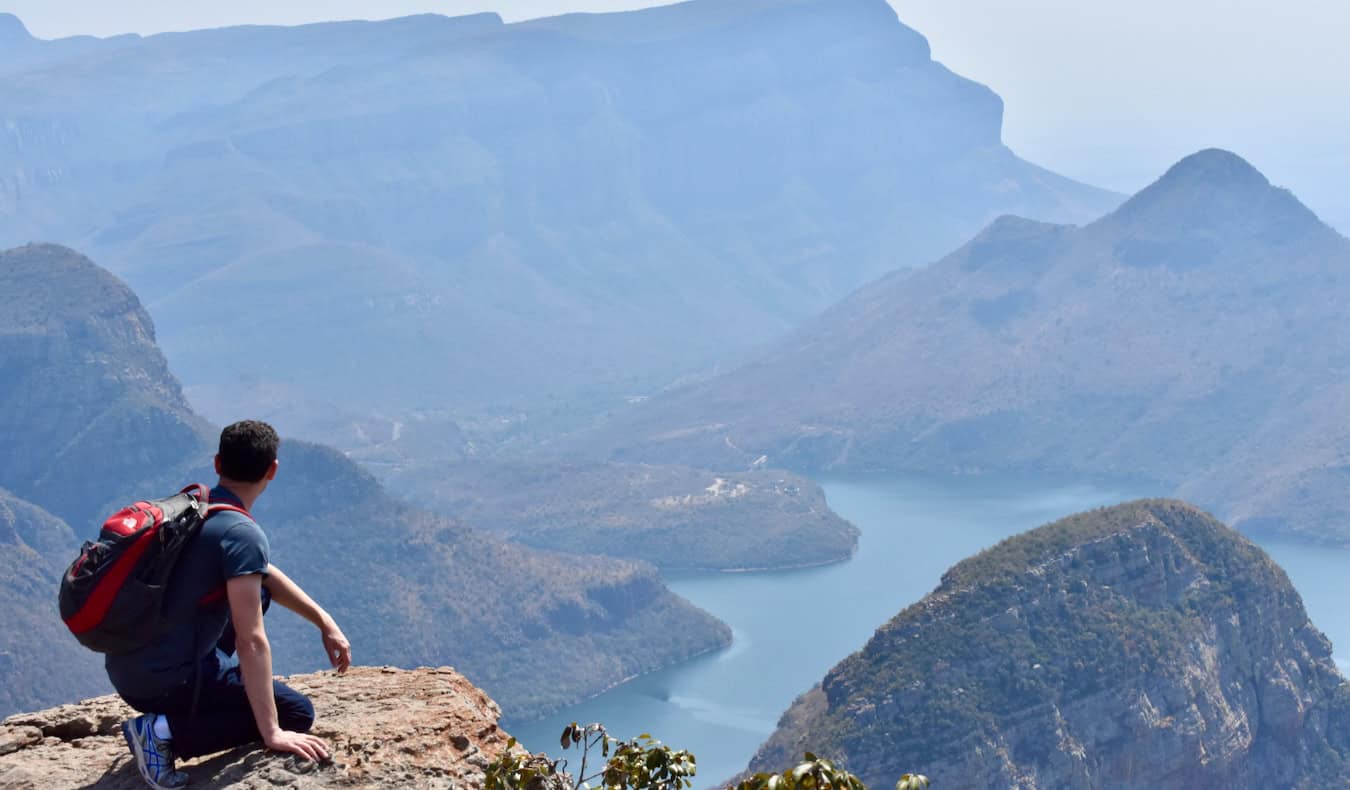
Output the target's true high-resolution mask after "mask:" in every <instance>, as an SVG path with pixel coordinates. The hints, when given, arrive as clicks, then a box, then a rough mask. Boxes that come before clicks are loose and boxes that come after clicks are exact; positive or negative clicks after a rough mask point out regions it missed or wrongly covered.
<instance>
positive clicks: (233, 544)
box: [220, 521, 269, 579]
mask: <svg viewBox="0 0 1350 790" xmlns="http://www.w3.org/2000/svg"><path fill="white" fill-rule="evenodd" d="M268 553H269V546H268V545H267V535H265V534H263V531H262V529H261V528H260V527H259V526H258V525H257V524H255V523H253V522H252V521H241V522H239V523H238V524H235V525H234V526H232V527H230V528H229V529H227V530H225V534H224V535H222V536H221V538H220V562H221V568H220V569H221V572H222V574H223V575H224V576H225V578H226V579H233V578H235V577H237V576H248V575H250V574H253V573H266V572H267V565H268V559H267V555H268Z"/></svg>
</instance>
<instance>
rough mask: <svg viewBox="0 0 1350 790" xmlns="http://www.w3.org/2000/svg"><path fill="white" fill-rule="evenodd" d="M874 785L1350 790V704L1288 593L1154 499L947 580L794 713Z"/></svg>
mask: <svg viewBox="0 0 1350 790" xmlns="http://www.w3.org/2000/svg"><path fill="white" fill-rule="evenodd" d="M803 748H811V749H812V750H813V751H817V752H819V753H822V754H837V755H840V756H842V758H843V760H844V762H845V764H846V765H847V766H848V767H849V769H850V770H852V771H854V772H856V773H858V774H859V775H860V776H861V777H863V779H864V780H865V781H867V782H868V783H869V784H872V785H874V786H880V785H884V784H885V783H887V782H894V781H895V779H896V777H897V776H899V775H900V774H901V773H903V772H904V771H907V770H919V771H920V772H922V773H925V774H928V775H929V776H930V777H932V779H933V783H934V786H942V787H981V788H986V787H987V788H1018V789H1019V790H1032V789H1033V788H1109V787H1158V788H1188V789H1194V788H1216V789H1217V788H1246V787H1252V788H1255V787H1309V788H1322V787H1346V786H1350V785H1348V784H1347V781H1348V780H1347V777H1350V690H1347V685H1346V682H1345V680H1344V679H1343V678H1342V677H1341V676H1340V674H1339V673H1338V672H1337V670H1336V668H1335V666H1334V664H1333V662H1332V660H1331V658H1330V646H1329V644H1328V642H1327V640H1326V638H1325V637H1324V636H1323V635H1322V634H1321V633H1320V632H1319V631H1318V630H1317V629H1316V628H1315V627H1314V626H1313V625H1312V623H1310V622H1309V621H1308V617H1307V614H1306V613H1305V612H1304V609H1303V605H1302V602H1301V600H1300V598H1299V596H1298V593H1297V592H1295V590H1294V589H1293V587H1292V586H1291V585H1290V583H1289V580H1288V578H1287V577H1286V576H1285V575H1284V573H1283V571H1281V570H1280V569H1279V567H1278V566H1276V565H1275V564H1274V563H1273V562H1272V561H1271V560H1270V559H1269V558H1268V557H1266V556H1265V554H1264V553H1263V552H1262V551H1261V550H1260V549H1259V548H1257V547H1256V546H1255V545H1254V544H1252V543H1250V542H1248V541H1247V540H1245V539H1243V538H1242V537H1240V536H1239V535H1238V534H1237V533H1235V532H1233V531H1231V530H1229V529H1228V528H1227V527H1224V526H1223V525H1222V524H1220V523H1219V522H1217V521H1215V520H1214V519H1213V518H1211V517H1209V516H1207V515H1206V514H1204V513H1202V512H1201V511H1199V510H1197V509H1195V508H1192V507H1190V506H1188V505H1185V504H1182V503H1179V502H1172V501H1141V502H1134V503H1129V504H1125V505H1119V506H1116V507H1113V508H1108V509H1104V510H1099V511H1094V512H1090V513H1084V514H1081V515H1078V516H1074V517H1071V518H1069V519H1065V520H1063V521H1060V522H1056V523H1054V524H1051V525H1048V526H1045V527H1042V528H1040V529H1037V530H1033V531H1032V532H1029V533H1026V534H1024V535H1021V536H1018V537H1016V538H1012V539H1010V540H1007V541H1005V542H1003V543H1001V544H999V545H998V546H996V547H994V548H992V549H989V550H987V551H985V552H983V553H981V554H979V555H977V556H975V557H973V558H971V559H969V560H966V561H964V562H962V563H961V564H959V565H957V566H955V567H954V568H953V569H952V570H950V571H949V572H948V573H947V574H946V575H945V576H944V577H943V580H942V584H941V585H940V586H939V587H938V589H937V590H936V591H934V592H933V593H932V594H931V595H929V596H927V597H926V598H924V599H923V600H922V601H920V602H919V603H917V604H915V605H913V606H911V607H910V608H908V609H906V610H905V611H904V612H902V613H900V614H899V615H898V616H897V617H896V618H895V619H893V620H891V621H890V622H889V623H887V624H886V625H884V626H883V627H882V628H880V629H879V630H878V631H877V633H876V635H875V636H874V637H873V639H872V640H871V641H870V642H868V644H867V645H866V647H864V648H863V649H862V650H861V651H859V652H858V653H856V654H854V655H853V656H851V657H849V658H848V659H845V660H844V661H843V662H841V663H840V664H839V665H838V666H836V667H835V668H834V669H832V670H831V671H830V672H829V674H828V675H826V677H825V679H824V681H823V682H822V683H821V684H820V685H819V686H818V687H816V688H815V689H813V690H811V691H810V692H808V693H807V694H806V695H804V696H803V697H801V698H800V699H799V700H798V701H797V702H796V703H794V705H793V706H792V708H791V709H790V710H789V711H788V712H787V713H786V714H785V715H784V717H783V720H782V721H781V722H780V728H779V730H778V731H777V732H776V733H775V734H774V735H773V736H772V738H771V739H770V740H769V741H768V742H767V743H766V744H765V745H764V746H763V747H762V748H761V750H760V752H759V754H758V755H756V757H755V760H754V762H753V763H752V766H751V767H752V769H754V770H759V769H761V768H767V767H771V766H774V765H779V764H784V763H786V762H787V761H788V760H789V759H790V758H792V757H794V756H796V755H799V754H800V753H801V750H802V749H803Z"/></svg>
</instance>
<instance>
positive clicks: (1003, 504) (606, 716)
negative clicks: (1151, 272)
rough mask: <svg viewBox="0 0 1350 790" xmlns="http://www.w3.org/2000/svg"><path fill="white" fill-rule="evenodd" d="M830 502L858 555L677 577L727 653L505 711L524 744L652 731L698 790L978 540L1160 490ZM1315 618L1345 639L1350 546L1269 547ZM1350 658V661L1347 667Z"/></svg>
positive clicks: (946, 490)
mask: <svg viewBox="0 0 1350 790" xmlns="http://www.w3.org/2000/svg"><path fill="white" fill-rule="evenodd" d="M822 485H823V486H824V488H825V493H826V496H827V498H828V500H829V503H830V506H831V507H832V508H833V509H834V510H835V511H836V512H838V513H839V514H840V515H842V516H843V517H844V518H847V519H848V520H850V521H852V522H853V523H854V524H856V525H858V527H859V528H860V529H861V530H862V537H861V538H860V540H859V544H858V551H857V554H856V555H855V556H854V557H853V558H852V559H851V560H849V561H847V562H843V563H839V564H837V565H830V566H826V567H821V568H810V569H804V570H793V571H780V572H770V573H754V574H694V575H672V576H670V577H668V581H669V582H670V586H671V588H672V589H674V590H675V591H676V592H677V593H679V594H680V595H683V596H684V597H686V598H688V599H689V600H691V601H693V602H694V603H695V604H697V605H699V606H701V607H703V608H704V609H706V610H708V611H709V612H712V613H713V614H715V615H716V616H718V617H719V618H721V619H722V620H723V621H725V622H726V623H728V624H729V625H730V626H731V628H732V630H733V632H734V642H733V644H732V645H731V646H730V647H728V648H727V649H725V650H723V651H721V652H719V653H716V654H712V655H708V656H704V657H702V658H699V659H696V660H694V661H691V662H688V663H686V664H682V665H680V666H677V667H672V668H670V669H667V670H664V671H661V672H656V673H653V674H651V675H646V676H644V677H640V678H637V679H636V680H633V681H631V682H629V683H626V684H624V685H623V686H620V687H618V688H616V689H613V690H611V691H609V692H607V693H605V694H603V695H601V696H599V697H596V698H594V699H591V700H588V701H586V702H583V703H580V704H578V705H575V706H572V707H570V708H567V709H565V710H563V711H560V712H559V713H558V714H556V715H554V716H550V717H548V718H546V719H543V720H541V721H537V722H528V723H516V722H511V721H509V720H508V721H506V722H505V723H504V726H505V728H506V730H507V731H508V732H510V733H512V734H513V735H515V736H516V737H517V738H518V739H519V740H520V741H521V742H522V743H523V744H525V745H526V746H527V747H529V748H531V749H533V750H536V751H540V750H544V751H548V752H549V753H550V754H552V755H554V756H558V753H559V752H558V735H559V733H560V732H561V731H562V728H563V727H564V726H566V725H567V724H568V723H570V722H572V721H579V722H582V723H586V722H593V721H599V722H604V724H605V725H606V727H607V728H608V729H609V731H610V732H611V734H613V735H615V736H618V737H623V738H627V737H632V736H635V735H637V734H639V733H642V732H648V733H651V734H652V735H654V736H655V737H657V738H659V739H661V740H662V741H663V742H665V743H667V744H669V745H670V746H672V747H674V748H680V749H689V750H690V751H692V752H693V753H694V754H695V755H696V756H697V758H698V768H699V770H698V781H697V782H696V786H698V787H712V786H715V785H716V783H717V782H719V781H721V780H724V779H726V778H728V777H730V776H732V775H733V774H735V773H737V772H738V771H741V770H743V769H744V768H745V766H746V764H747V763H748V762H749V760H750V757H751V756H752V755H753V754H754V752H755V749H756V748H758V746H759V745H760V744H761V743H762V742H763V741H764V740H765V739H766V738H767V737H768V735H769V734H770V733H771V732H772V731H773V729H774V727H775V725H776V724H777V720H778V717H779V716H780V715H781V714H782V713H783V711H784V710H785V709H786V708H787V706H788V705H789V704H790V703H791V702H792V700H793V699H794V698H795V697H796V696H797V695H798V694H800V693H802V692H803V691H806V690H807V689H808V688H810V687H811V686H812V685H813V684H815V683H816V682H818V681H819V680H820V679H821V678H822V677H823V676H824V675H825V672H826V671H828V670H829V669H830V667H832V666H834V664H836V663H838V662H839V660H840V659H842V658H844V657H845V656H847V655H848V654H850V653H851V652H853V651H854V650H857V649H858V648H860V647H862V645H863V643H864V642H866V641H867V639H868V638H869V637H870V636H871V635H872V633H873V631H874V630H875V629H876V628H877V626H879V625H881V624H882V623H884V622H886V621H887V620H889V619H890V618H891V617H892V616H894V615H895V614H896V613H897V612H899V611H900V610H901V609H903V608H904V607H905V606H907V605H908V604H910V603H913V602H914V601H917V600H919V599H920V598H922V597H923V596H924V595H926V594H927V593H929V592H930V591H932V589H933V588H934V587H936V586H937V584H938V580H939V578H940V577H941V575H942V573H943V571H945V570H946V569H947V568H949V567H950V566H951V565H953V564H954V563H956V562H957V561H958V560H961V559H962V558H964V557H967V556H969V555H971V554H974V553H975V552H977V551H979V550H980V549H983V548H986V547H988V546H991V545H993V544H994V543H997V542H998V541H999V540H1001V539H1003V538H1005V537H1008V536H1010V535H1014V534H1017V533H1019V532H1022V531H1024V530H1027V529H1030V528H1032V527H1035V526H1039V525H1040V524H1044V523H1046V522H1048V521H1052V520H1054V519H1056V518H1059V517H1061V516H1065V515H1069V514H1071V513H1076V512H1078V511H1080V510H1086V509H1089V508H1093V507H1098V506H1101V505H1108V504H1114V503H1116V502H1121V501H1124V500H1127V499H1132V498H1136V497H1139V496H1149V495H1155V494H1156V493H1157V492H1153V491H1148V490H1144V489H1141V488H1137V487H1136V488H1131V487H1129V486H1119V485H1117V486H1112V485H1099V484H1090V483H1081V482H1072V481H1047V480H1045V479H1043V478H1040V479H1037V478H1031V479H1028V478H1015V477H937V476H934V477H920V476H906V477H894V476H891V477H886V478H877V479H858V478H851V479H847V480H826V481H822ZM1266 548H1267V550H1268V551H1270V552H1271V554H1272V555H1273V556H1274V557H1275V559H1276V560H1277V561H1279V562H1280V563H1281V564H1282V565H1284V567H1285V569H1286V570H1287V571H1288V573H1289V575H1290V577H1291V578H1292V579H1293V580H1294V583H1295V585H1296V586H1297V587H1298V588H1299V591H1300V592H1301V593H1302V594H1303V596H1304V600H1305V602H1306V604H1307V606H1308V609H1309V612H1310V614H1311V615H1312V619H1313V622H1314V623H1316V624H1317V625H1318V626H1319V627H1321V628H1322V629H1323V630H1324V631H1325V632H1326V633H1327V634H1328V636H1330V637H1331V638H1332V640H1333V643H1334V644H1337V645H1350V612H1347V611H1345V607H1344V606H1342V605H1341V604H1340V601H1339V600H1338V593H1339V592H1342V591H1338V589H1337V584H1338V583H1340V581H1341V578H1340V575H1341V574H1343V573H1344V569H1345V568H1346V567H1350V565H1347V560H1350V552H1347V551H1328V550H1326V549H1319V548H1310V547H1306V546H1300V545H1286V544H1270V545H1267V546H1266ZM1342 666H1346V664H1345V663H1342Z"/></svg>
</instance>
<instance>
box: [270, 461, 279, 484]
mask: <svg viewBox="0 0 1350 790" xmlns="http://www.w3.org/2000/svg"><path fill="white" fill-rule="evenodd" d="M278 466H281V461H279V460H275V459H274V460H273V461H272V465H271V466H269V467H267V479H268V480H275V479H276V477H277V467H278Z"/></svg>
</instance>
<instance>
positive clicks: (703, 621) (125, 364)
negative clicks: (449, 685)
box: [0, 245, 730, 719]
mask: <svg viewBox="0 0 1350 790" xmlns="http://www.w3.org/2000/svg"><path fill="white" fill-rule="evenodd" d="M0 316H3V317H4V323H0V348H3V349H4V352H5V353H4V355H3V357H0V359H3V364H4V366H5V367H4V370H3V373H4V376H3V377H2V378H0V401H2V402H3V403H5V406H6V407H5V408H4V409H3V410H0V439H3V444H4V446H5V448H6V452H5V455H4V458H5V465H4V466H3V467H2V468H3V470H4V475H5V476H4V478H3V484H4V485H5V486H7V487H9V488H10V490H11V492H12V493H0V542H2V543H3V544H4V546H5V547H6V550H5V552H4V556H3V560H4V562H3V565H0V590H3V591H4V592H5V594H6V598H7V601H8V606H7V607H6V608H7V610H8V611H9V612H10V613H9V614H8V615H7V616H6V620H7V623H6V627H5V629H4V631H3V633H4V642H3V643H0V678H3V679H4V680H5V681H6V683H5V686H4V688H5V691H4V695H3V696H0V711H6V712H7V711H12V710H14V709H17V708H19V707H32V706H34V705H40V704H50V703H52V702H60V701H65V700H67V699H70V698H72V697H75V696H78V695H84V694H88V693H90V692H91V691H100V690H104V689H106V685H105V684H104V682H103V673H102V670H101V668H99V667H98V662H97V661H96V660H94V661H91V659H92V658H94V657H93V655H92V654H88V653H85V652H84V651H83V650H82V649H81V648H78V646H77V645H76V644H75V642H74V638H73V637H71V636H70V635H69V634H68V633H66V632H65V631H64V629H63V626H62V625H61V624H60V619H59V617H58V616H57V612H56V584H57V580H58V578H59V575H60V573H61V571H62V570H64V568H65V565H66V563H68V562H69V561H70V560H71V559H73V558H74V556H75V554H76V553H77V551H78V541H79V539H82V538H89V539H92V538H93V537H94V536H95V534H96V532H97V529H98V525H99V524H101V523H102V521H103V518H104V517H105V516H106V513H107V512H109V510H108V508H109V507H110V506H112V505H113V504H116V503H118V502H122V503H125V502H128V501H134V500H135V499H137V498H153V497H158V496H163V495H167V494H169V493H172V492H173V491H175V490H177V489H178V488H179V487H181V486H182V485H183V484H185V483H186V482H188V481H191V480H198V481H206V482H210V481H211V480H213V479H214V475H213V474H212V472H211V468H210V465H209V463H208V461H209V458H210V454H211V452H212V449H213V448H212V446H211V443H210V442H209V441H208V440H209V438H210V437H209V426H208V424H207V423H206V422H205V421H204V420H202V419H201V418H199V417H197V416H196V415H195V414H194V413H193V412H192V411H191V410H190V409H189V408H187V406H186V404H185V402H184V401H183V400H182V396H181V391H180V388H179V385H178V383H177V381H176V380H175V379H174V378H173V376H172V374H171V373H170V372H169V370H168V367H167V365H166V364H165V362H164V358H163V356H162V355H161V354H160V353H159V351H158V348H157V347H156V346H155V344H154V328H153V325H152V324H151V322H150V320H149V318H148V316H147V315H146V314H145V311H144V310H143V309H142V308H141V306H140V303H139V302H138V300H137V299H136V297H135V295H134V294H133V293H132V292H131V291H130V289H128V288H127V287H126V286H125V285H124V284H123V283H121V282H120V281H119V280H118V279H117V278H115V277H113V276H111V275H109V274H108V273H107V272H105V271H103V270H102V269H100V268H99V267H97V266H96V265H94V264H93V263H92V262H90V261H89V260H88V259H87V258H84V257H83V256H81V255H79V254H77V253H75V252H73V251H71V250H68V249H65V248H61V247H56V246H52V245H33V246H29V247H24V248H19V249H14V250H9V251H6V252H4V253H0ZM281 470H282V471H281V472H280V474H279V477H278V480H277V482H276V483H275V484H274V485H273V486H271V487H270V488H269V489H268V492H267V494H266V496H265V497H264V498H263V499H261V500H260V502H259V504H258V506H256V507H255V513H256V514H257V515H258V518H259V520H260V521H261V523H262V524H263V525H264V527H265V529H266V530H267V532H268V535H269V541H270V543H271V546H272V550H273V551H272V559H273V561H274V562H275V563H276V564H277V565H278V566H279V567H282V568H284V569H286V570H287V571H288V573H289V574H290V575H291V576H293V577H294V578H295V579H296V580H297V581H299V582H300V583H301V584H302V585H303V586H304V587H305V588H306V589H307V590H309V591H310V592H312V593H313V594H314V595H315V597H316V598H317V599H318V600H320V601H321V602H322V603H323V604H324V605H325V606H326V607H327V608H328V609H329V610H330V611H331V612H332V613H333V614H334V616H335V617H336V618H337V619H338V621H339V622H340V623H341V624H342V625H343V627H344V629H345V630H346V631H347V634H348V636H349V637H350V638H351V639H352V642H353V644H354V646H355V648H354V649H355V651H356V654H357V655H358V656H360V657H361V659H362V660H363V661H366V662H373V663H388V664H401V665H438V664H443V663H446V662H454V663H456V664H457V665H458V666H459V667H460V668H461V669H462V670H463V671H464V672H465V673H466V674H468V675H469V676H471V677H473V678H474V679H475V681H476V682H478V683H480V684H481V685H483V686H484V687H485V688H487V689H489V690H490V691H491V693H492V694H493V695H494V696H495V697H496V698H497V699H499V700H500V701H501V702H502V704H503V705H504V706H505V708H506V709H507V710H508V711H510V712H511V714H512V715H513V716H516V717H519V718H522V719H528V718H529V717H530V716H531V715H537V714H541V713H543V712H545V711H548V710H551V709H553V708H556V707H557V706H559V705H561V704H564V703H566V702H569V701H572V700H576V699H578V698H581V697H584V696H587V695H590V694H594V693H597V692H598V691H600V690H602V689H604V688H607V687H608V686H611V685H613V684H614V683H617V682H618V681H620V680H622V679H623V678H626V677H629V676H631V675H634V674H638V673H643V672H648V671H652V670H654V669H658V668H661V667H663V666H666V665H668V664H671V663H674V662H677V661H680V660H684V659H687V658H689V657H691V656H693V655H696V654H699V653H702V652H705V651H708V650H710V649H713V648H716V647H719V646H721V645H724V644H726V643H727V642H728V641H729V640H730V632H729V629H727V628H726V626H724V625H722V624H721V623H719V622H718V621H716V620H715V619H714V618H712V617H711V616H710V615H708V614H707V613H705V612H703V611H702V610H699V609H697V608H695V607H694V606H692V605H690V604H689V603H688V602H686V601H684V600H683V599H680V598H678V597H676V596H675V595H674V594H672V593H671V592H670V591H669V590H668V589H666V587H665V586H664V584H663V583H662V581H661V578H660V576H659V575H658V573H657V572H656V570H655V568H653V567H652V566H650V565H647V564H645V563H634V562H628V561H623V560H617V559H610V558H600V557H585V556H577V555H566V554H558V553H552V552H545V551H539V550H536V549H531V548H528V547H525V546H522V545H519V544H512V543H506V542H504V541H502V540H500V539H498V538H496V537H492V536H490V535H488V534H486V533H482V532H479V531H476V530H474V529H471V528H470V527H467V526H465V525H463V524H462V523H459V522H456V521H451V520H449V519H446V518H443V517H439V516H435V515H433V514H431V513H428V512H426V511H423V510H419V509H417V508H414V507H411V506H409V505H407V504H404V503H402V502H400V501H398V500H396V499H394V498H392V497H390V496H389V495H388V494H387V493H386V492H385V491H384V489H383V488H382V487H381V486H380V484H379V483H378V482H376V480H375V479H374V478H373V477H372V476H371V475H370V474H369V473H367V472H365V471H364V470H362V469H361V468H360V467H358V466H357V465H356V464H355V463H354V462H352V461H351V460H349V459H348V458H346V457H345V456H344V455H342V454H341V453H339V452H337V451H336V450H333V449H331V448H327V447H323V446H320V445H313V444H309V443H306V442H303V441H295V440H286V441H284V442H283V444H282V450H281ZM25 500H27V501H25ZM63 515H64V516H65V517H66V519H67V520H64V521H63V520H62V519H61V518H60V516H63ZM272 619H273V618H269V620H272ZM269 631H272V632H274V634H275V635H276V636H277V638H275V639H274V645H275V647H274V650H275V655H276V665H277V667H278V669H279V671H289V670H290V669H292V668H302V667H303V668H313V667H315V666H318V665H320V664H319V662H320V660H321V657H322V648H321V647H320V645H319V642H318V639H317V637H316V635H315V634H314V632H313V629H312V628H311V627H309V626H308V624H306V623H304V622H303V621H301V620H300V619H299V618H297V617H294V616H291V615H289V613H280V614H279V615H278V617H276V618H275V622H269ZM40 657H46V658H47V659H56V660H55V661H53V660H44V659H43V658H40Z"/></svg>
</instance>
